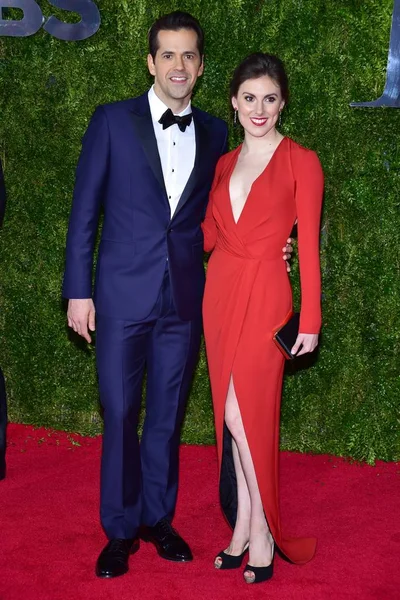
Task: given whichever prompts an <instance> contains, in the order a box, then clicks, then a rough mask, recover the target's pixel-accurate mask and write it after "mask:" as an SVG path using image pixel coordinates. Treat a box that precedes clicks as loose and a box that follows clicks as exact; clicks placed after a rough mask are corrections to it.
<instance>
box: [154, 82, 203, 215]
mask: <svg viewBox="0 0 400 600" xmlns="http://www.w3.org/2000/svg"><path fill="white" fill-rule="evenodd" d="M149 104H150V112H151V118H152V121H153V127H154V133H155V136H156V140H157V146H158V153H159V155H160V160H161V167H162V172H163V176H164V183H165V189H166V190H167V196H168V201H169V205H170V209H171V218H172V216H173V214H174V212H175V210H176V207H177V206H178V202H179V199H180V197H181V195H182V192H183V190H184V189H185V187H186V184H187V182H188V179H189V177H190V174H191V172H192V170H193V167H194V159H195V156H196V138H195V129H194V123H193V119H192V122H191V123H190V125H188V127H186V131H184V132H183V131H181V130H180V129H179V127H178V125H177V124H176V123H175V124H174V125H171V127H168V129H163V127H162V125H161V124H160V123H159V122H158V121H159V120H160V118H161V116H162V115H163V114H164V113H165V111H166V110H168V106H166V105H165V104H164V102H163V101H162V100H160V98H159V97H158V96H157V94H156V93H155V91H154V86H153V87H151V88H150V90H149ZM191 112H192V108H191V104H190V102H189V104H188V105H187V107H186V108H185V110H183V111H182V112H180V113H179V116H180V117H183V116H184V115H187V114H190V113H191Z"/></svg>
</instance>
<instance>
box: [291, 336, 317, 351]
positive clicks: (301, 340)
mask: <svg viewBox="0 0 400 600" xmlns="http://www.w3.org/2000/svg"><path fill="white" fill-rule="evenodd" d="M300 346H302V348H301V350H300V352H298V350H299V348H300ZM317 346H318V333H299V335H298V336H297V338H296V342H295V344H294V346H293V348H292V349H291V353H292V354H295V355H296V356H301V355H302V354H307V352H313V350H315V348H316V347H317Z"/></svg>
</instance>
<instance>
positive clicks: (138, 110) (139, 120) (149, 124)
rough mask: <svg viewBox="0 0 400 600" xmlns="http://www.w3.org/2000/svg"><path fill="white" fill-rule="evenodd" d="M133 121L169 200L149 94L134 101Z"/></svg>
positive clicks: (156, 176) (148, 158) (149, 160)
mask: <svg viewBox="0 0 400 600" xmlns="http://www.w3.org/2000/svg"><path fill="white" fill-rule="evenodd" d="M131 111H132V121H133V125H134V127H135V131H136V134H137V137H138V139H139V140H140V142H141V143H142V146H143V150H144V153H145V155H146V157H147V160H148V162H149V165H150V167H151V169H152V171H153V173H154V176H155V178H156V179H157V181H158V183H159V184H160V187H161V189H162V192H163V194H164V196H165V199H166V200H167V191H166V189H165V182H164V176H163V172H162V166H161V160H160V155H159V153H158V148H157V140H156V136H155V134H154V128H153V121H152V120H151V112H150V105H149V100H148V96H147V93H146V94H143V95H142V96H139V97H138V98H135V99H134V103H133V106H132V109H131Z"/></svg>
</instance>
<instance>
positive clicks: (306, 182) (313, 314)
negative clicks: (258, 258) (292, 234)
mask: <svg viewBox="0 0 400 600" xmlns="http://www.w3.org/2000/svg"><path fill="white" fill-rule="evenodd" d="M292 165H293V171H294V176H295V181H296V192H295V194H296V195H295V199H296V210H297V219H298V221H297V230H298V244H299V246H298V247H299V264H300V284H301V312H300V329H299V330H300V332H301V333H319V331H320V329H321V271H320V259H319V251H320V248H319V239H320V221H321V209H322V197H323V189H324V176H323V172H322V168H321V164H320V162H319V159H318V156H317V155H316V154H315V152H312V151H310V150H305V149H301V150H300V149H299V150H298V151H294V152H293V154H292Z"/></svg>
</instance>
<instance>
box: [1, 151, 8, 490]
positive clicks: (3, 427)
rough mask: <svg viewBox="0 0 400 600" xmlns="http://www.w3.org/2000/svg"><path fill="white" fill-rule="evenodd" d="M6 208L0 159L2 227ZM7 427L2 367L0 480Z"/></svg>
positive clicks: (4, 455) (3, 464)
mask: <svg viewBox="0 0 400 600" xmlns="http://www.w3.org/2000/svg"><path fill="white" fill-rule="evenodd" d="M5 208H6V187H5V184H4V177H3V168H2V165H1V160H0V227H1V226H2V224H3V218H4V212H5ZM6 428H7V398H6V386H5V382H4V375H3V371H2V370H1V367H0V480H1V479H4V478H5V476H6Z"/></svg>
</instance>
